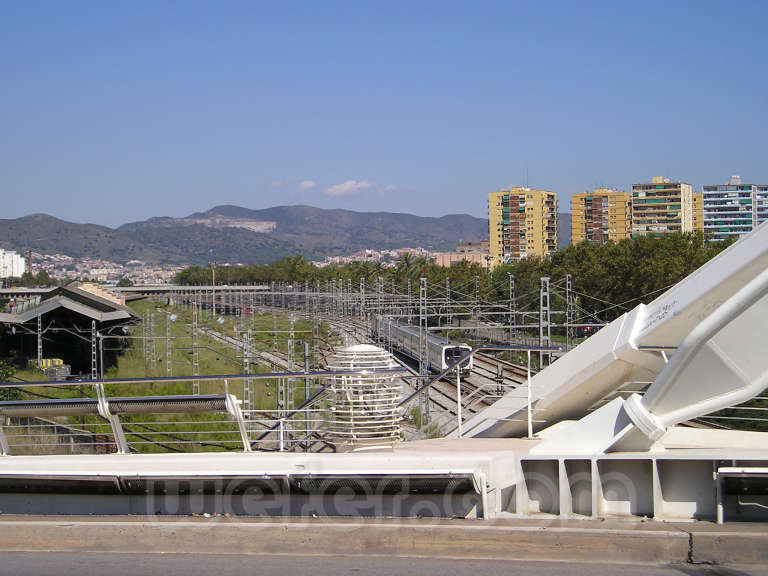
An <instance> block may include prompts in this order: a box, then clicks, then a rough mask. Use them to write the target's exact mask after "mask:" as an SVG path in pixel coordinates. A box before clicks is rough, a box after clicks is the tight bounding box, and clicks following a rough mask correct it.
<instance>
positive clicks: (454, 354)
mask: <svg viewBox="0 0 768 576" xmlns="http://www.w3.org/2000/svg"><path fill="white" fill-rule="evenodd" d="M375 329H376V334H377V336H378V337H379V338H380V339H381V340H383V341H384V342H387V343H391V345H392V348H393V349H394V350H397V351H398V352H401V353H402V354H405V355H406V356H408V357H409V358H413V359H414V360H418V359H419V327H418V326H413V325H412V324H403V323H402V322H400V321H398V320H397V319H394V318H387V317H384V316H377V317H376V323H375ZM471 350H472V347H471V346H469V345H468V344H460V343H456V342H451V341H450V340H448V339H447V338H443V337H442V336H438V335H437V334H434V333H430V332H427V368H428V370H429V371H430V372H433V373H435V374H438V373H440V372H443V371H444V370H446V369H447V368H448V367H449V366H451V365H452V364H453V363H455V362H456V361H457V360H458V359H459V358H461V357H462V356H463V355H464V354H466V353H467V352H469V351H471ZM472 366H473V362H472V357H471V356H470V357H469V358H467V359H466V360H465V361H464V362H462V363H461V366H459V374H460V375H461V376H466V375H468V374H469V373H470V372H471V371H472ZM453 372H454V373H455V370H454V371H453Z"/></svg>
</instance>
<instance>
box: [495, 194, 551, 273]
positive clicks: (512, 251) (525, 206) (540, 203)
mask: <svg viewBox="0 0 768 576" xmlns="http://www.w3.org/2000/svg"><path fill="white" fill-rule="evenodd" d="M488 240H489V252H490V258H491V267H493V268H495V267H496V266H499V265H501V264H507V263H509V262H516V261H518V260H520V259H521V258H526V257H528V256H541V257H544V256H548V255H550V254H553V253H554V252H555V251H557V194H555V193H554V192H549V191H547V190H534V189H532V188H521V187H516V188H510V189H508V190H499V191H498V192H491V193H490V194H488Z"/></svg>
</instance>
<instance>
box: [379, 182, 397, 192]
mask: <svg viewBox="0 0 768 576" xmlns="http://www.w3.org/2000/svg"><path fill="white" fill-rule="evenodd" d="M381 192H397V186H395V185H394V184H390V185H389V186H384V188H382V189H381Z"/></svg>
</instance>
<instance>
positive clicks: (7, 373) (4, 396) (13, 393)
mask: <svg viewBox="0 0 768 576" xmlns="http://www.w3.org/2000/svg"><path fill="white" fill-rule="evenodd" d="M15 373H16V368H14V367H13V364H10V363H9V362H6V361H4V360H0V382H8V381H9V380H10V379H11V378H12V377H13V375H14V374H15ZM20 398H21V392H20V391H19V389H18V388H6V387H2V388H0V400H19V399H20Z"/></svg>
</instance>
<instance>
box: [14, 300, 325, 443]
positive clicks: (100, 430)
mask: <svg viewBox="0 0 768 576" xmlns="http://www.w3.org/2000/svg"><path fill="white" fill-rule="evenodd" d="M130 306H131V308H132V309H133V310H134V311H135V312H136V313H137V314H138V315H139V316H141V317H142V318H148V319H149V322H151V323H153V332H154V341H155V344H154V355H146V354H145V341H144V339H143V336H142V335H143V333H144V330H147V331H149V328H148V327H143V326H141V325H139V326H136V327H134V328H132V329H131V330H130V332H129V333H128V334H125V333H123V332H122V331H116V332H117V334H115V335H114V336H112V337H105V338H104V345H103V346H104V349H105V350H109V349H120V350H121V352H120V353H119V355H118V357H117V358H118V361H117V365H116V366H111V367H109V368H108V369H107V371H106V373H105V375H104V377H105V380H106V381H107V382H106V383H105V386H104V388H105V393H106V395H107V396H108V397H121V396H159V395H162V396H165V395H185V394H192V392H193V390H192V383H191V382H153V381H146V382H134V383H127V384H110V383H109V382H108V381H109V380H116V379H127V378H162V377H165V376H166V375H167V360H168V359H167V358H166V342H167V339H166V327H167V326H168V327H170V333H169V336H170V339H171V361H172V367H171V372H172V375H173V376H192V375H193V373H194V366H193V362H194V360H193V358H194V352H193V341H194V340H193V334H192V313H191V311H190V310H187V309H184V308H181V307H174V306H168V305H166V304H163V303H158V302H152V301H146V300H142V301H137V302H133V303H131V304H130ZM170 315H174V320H173V321H172V322H170V323H168V322H167V319H168V318H169V316H170ZM218 318H219V317H216V318H214V317H212V316H211V314H210V311H206V310H204V311H202V312H201V313H200V318H199V320H198V325H199V327H200V330H199V332H198V339H197V349H198V359H199V374H200V375H201V376H205V375H226V374H242V373H243V370H244V362H243V357H242V352H240V351H236V350H235V349H234V347H232V346H231V345H228V344H225V343H222V342H221V341H220V340H218V339H216V338H215V337H213V336H212V335H211V332H212V331H215V332H217V333H218V334H221V335H224V336H229V337H236V338H240V337H241V336H242V333H243V332H244V331H246V330H251V331H252V341H253V345H254V348H255V350H256V352H257V353H258V352H259V351H266V352H270V353H271V352H274V351H276V352H277V353H279V354H285V353H286V346H287V342H288V331H289V329H290V319H289V318H288V317H287V316H286V315H282V314H278V315H274V316H273V315H272V314H258V313H257V314H255V315H253V316H252V317H251V316H249V317H243V318H240V319H238V318H235V317H231V316H223V317H221V318H222V323H219V322H218V321H217V319H218ZM317 332H318V337H319V338H320V339H321V340H322V341H324V342H325V343H326V344H327V343H331V344H334V343H336V340H337V337H336V336H335V335H332V334H331V333H330V331H329V329H328V327H327V326H325V325H320V327H319V329H318V331H317ZM294 335H295V338H294V340H295V342H294V346H295V348H294V358H295V359H296V365H297V370H299V369H300V368H298V366H301V365H303V354H304V351H303V341H304V340H307V341H309V340H311V338H312V324H311V323H310V322H308V321H305V320H296V322H295V324H294ZM146 349H147V351H148V352H149V351H151V350H152V347H151V346H147V347H146ZM152 356H154V361H152ZM250 369H251V372H253V373H266V372H275V371H283V370H284V368H279V367H278V368H275V367H273V366H269V365H265V364H264V363H263V362H262V363H259V364H257V359H256V358H254V359H253V360H252V363H251V368H250ZM12 376H13V379H16V380H21V381H25V380H26V381H43V380H49V378H46V377H45V376H44V375H43V374H42V373H40V372H38V371H37V370H34V369H26V370H21V371H18V372H16V373H15V374H14V373H13V367H11V366H10V365H6V364H4V363H0V377H2V378H0V379H9V378H11V377H12ZM244 384H245V381H243V380H237V381H229V382H228V383H227V382H225V381H224V380H223V379H222V380H217V381H212V382H200V385H199V390H200V394H222V393H224V392H225V391H228V392H229V393H231V394H234V395H235V396H236V397H237V398H238V399H240V400H242V399H243V398H244ZM317 384H318V383H317V382H313V387H315V388H316V387H317ZM253 392H254V396H253V399H252V400H253V406H252V409H254V410H276V409H277V382H276V381H274V380H254V384H253ZM1 393H5V394H10V393H13V394H14V396H13V399H15V398H21V397H26V398H29V399H39V398H40V395H41V394H42V396H43V397H49V398H83V397H90V398H93V397H95V396H96V391H95V388H93V387H92V386H91V385H90V384H88V382H83V383H82V384H81V385H77V386H68V387H55V388H53V387H50V388H35V389H29V391H26V390H25V391H24V392H23V393H20V392H18V391H17V389H7V390H3V391H0V394H1ZM22 394H23V396H22ZM2 399H12V398H10V397H8V398H2ZM294 401H295V405H296V406H299V405H300V404H301V402H303V401H304V381H303V379H297V381H296V384H295V394H294ZM268 418H274V414H272V415H271V416H269V417H268ZM60 422H61V423H63V424H65V425H67V426H71V427H73V428H75V429H77V428H82V429H87V430H88V431H90V432H93V433H96V434H105V435H110V434H111V428H110V427H109V425H107V424H105V423H104V421H103V420H102V419H101V418H98V417H91V416H88V417H69V418H65V419H62V420H60ZM121 422H122V424H123V427H124V430H125V432H126V436H127V439H128V441H129V443H131V445H132V446H133V447H134V448H135V449H137V450H139V451H140V452H162V451H168V450H171V451H175V450H184V451H195V450H196V451H211V450H213V451H216V450H223V449H236V450H239V449H241V444H240V438H239V435H238V432H237V429H236V426H235V424H234V423H233V422H231V421H229V417H228V416H227V415H226V414H217V413H206V414H164V415H151V414H141V415H136V416H126V415H123V416H121ZM149 440H152V441H155V442H157V443H156V444H148V443H145V442H148V441H149Z"/></svg>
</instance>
